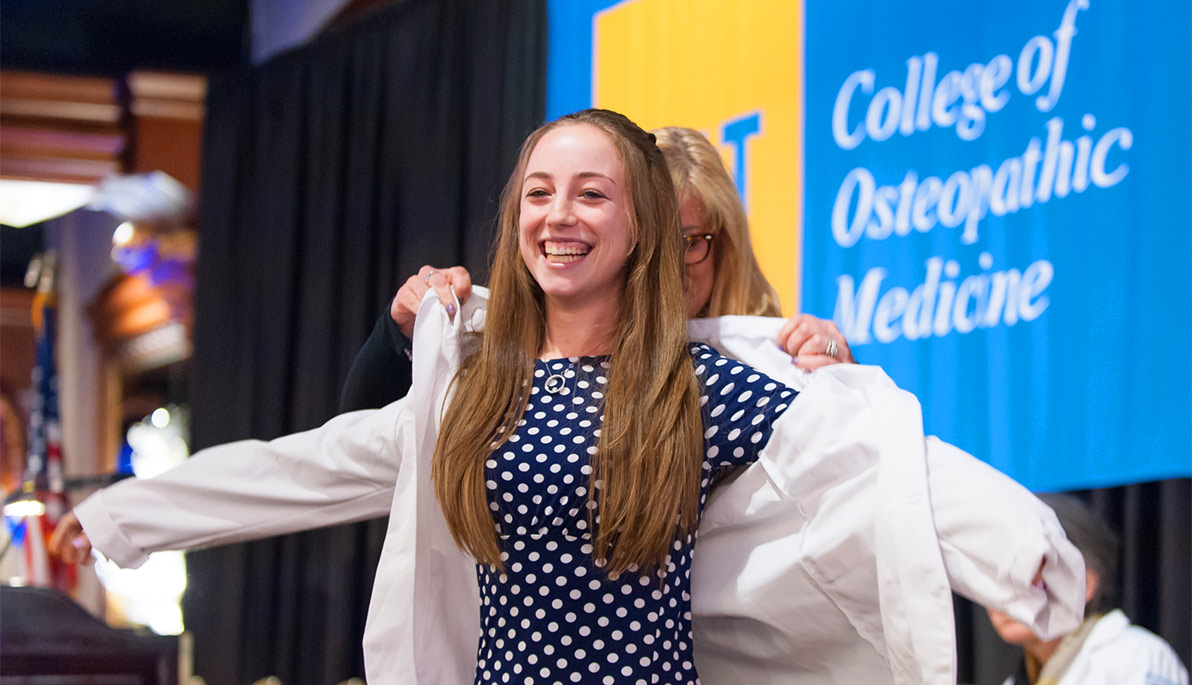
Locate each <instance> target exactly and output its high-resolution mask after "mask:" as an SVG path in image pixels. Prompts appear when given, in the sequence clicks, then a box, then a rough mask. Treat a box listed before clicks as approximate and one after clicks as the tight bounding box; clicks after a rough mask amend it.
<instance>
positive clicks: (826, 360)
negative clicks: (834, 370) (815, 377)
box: [778, 314, 857, 371]
mask: <svg viewBox="0 0 1192 685" xmlns="http://www.w3.org/2000/svg"><path fill="white" fill-rule="evenodd" d="M778 346H779V347H781V348H782V349H784V350H786V352H787V354H789V355H791V357H793V359H791V363H793V364H794V365H795V366H798V367H799V368H800V369H805V370H807V371H814V370H815V369H818V368H822V367H824V366H831V365H832V364H839V363H841V362H847V363H850V364H855V363H857V362H856V360H855V359H853V353H852V351H851V350H849V348H848V341H846V340H845V339H844V335H842V334H841V333H840V329H838V328H836V324H835V323H833V322H831V321H826V320H824V319H820V318H816V317H814V316H811V315H810V314H795V315H794V316H792V317H791V318H790V320H788V321H787V322H786V323H784V324H782V329H781V330H779V331H778ZM829 353H831V354H829Z"/></svg>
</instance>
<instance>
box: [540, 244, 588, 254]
mask: <svg viewBox="0 0 1192 685" xmlns="http://www.w3.org/2000/svg"><path fill="white" fill-rule="evenodd" d="M590 251H591V248H588V247H586V246H579V245H568V246H556V245H547V246H546V253H547V254H548V255H586V254H588V252H590Z"/></svg>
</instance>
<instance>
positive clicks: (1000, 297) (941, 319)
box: [833, 252, 1055, 345]
mask: <svg viewBox="0 0 1192 685" xmlns="http://www.w3.org/2000/svg"><path fill="white" fill-rule="evenodd" d="M977 261H978V264H979V265H980V267H981V272H980V273H975V274H970V275H968V276H966V277H964V278H963V279H961V278H960V264H959V263H958V262H956V261H955V260H951V259H949V260H947V261H945V260H944V259H942V258H940V257H932V258H930V259H928V260H927V262H926V265H925V267H926V275H925V278H924V280H923V282H922V283H920V284H918V285H916V286H915V287H914V288H912V289H911V290H909V291H908V290H907V289H906V288H904V287H901V286H893V287H888V288H886V289H885V290H884V292H883V290H882V286H883V282H884V281H885V280H886V277H887V275H888V272H887V271H886V269H884V268H883V267H880V266H876V267H873V268H871V269H869V271H867V272H866V273H865V276H864V277H863V278H862V279H861V284H860V285H859V286H858V285H857V284H856V281H855V280H854V279H853V277H852V276H849V275H847V274H845V275H841V276H838V277H837V278H836V285H837V289H838V293H837V298H836V313H835V315H834V317H833V318H834V319H835V320H836V324H837V325H838V326H840V331H841V332H842V333H844V336H845V337H846V338H848V341H849V343H850V344H852V345H864V344H866V343H870V342H875V341H876V342H879V343H891V342H894V341H895V340H898V339H899V338H905V339H907V340H919V339H922V338H931V337H936V338H939V337H943V336H946V335H948V334H949V333H951V332H952V331H956V332H957V333H961V334H963V333H971V332H972V331H974V330H977V329H979V328H991V327H993V326H998V325H1003V324H1004V325H1006V326H1013V325H1015V324H1017V323H1018V322H1019V321H1034V320H1035V319H1037V318H1039V317H1040V316H1042V314H1043V312H1045V311H1046V310H1047V308H1048V306H1050V304H1051V300H1050V299H1049V298H1048V297H1047V294H1046V290H1047V287H1048V286H1049V285H1051V281H1052V278H1053V277H1054V276H1055V267H1054V266H1052V264H1051V262H1049V261H1047V260H1046V259H1040V260H1038V261H1035V262H1033V263H1031V264H1030V265H1028V266H1027V267H1026V268H1025V269H1023V270H1022V271H1019V270H1018V269H1006V270H1004V271H991V270H990V269H992V268H993V256H992V255H990V254H989V253H988V252H983V253H981V256H980V257H979V258H978V260H977Z"/></svg>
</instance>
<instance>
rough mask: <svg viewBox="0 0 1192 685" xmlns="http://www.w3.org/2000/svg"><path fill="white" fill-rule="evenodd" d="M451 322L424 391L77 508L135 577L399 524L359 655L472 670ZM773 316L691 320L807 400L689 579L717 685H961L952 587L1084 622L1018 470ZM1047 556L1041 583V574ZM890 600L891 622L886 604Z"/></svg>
mask: <svg viewBox="0 0 1192 685" xmlns="http://www.w3.org/2000/svg"><path fill="white" fill-rule="evenodd" d="M475 290H476V292H474V294H473V297H472V298H471V299H469V301H468V302H467V304H466V306H464V307H462V309H461V312H460V316H458V317H457V318H456V320H455V321H454V322H453V323H452V322H450V321H448V319H447V317H446V316H445V314H444V313H443V311H442V308H441V307H439V306H438V305H437V303H436V301H434V300H433V299H430V298H428V299H427V300H424V301H423V305H422V308H421V310H420V311H419V314H418V317H417V327H416V330H415V336H414V340H415V346H414V350H415V352H414V367H413V370H414V384H413V386H412V387H411V390H410V393H409V395H407V397H406V398H405V399H403V400H399V401H397V402H395V403H393V404H390V405H389V406H387V407H385V408H383V409H380V410H374V411H361V412H353V413H351V414H345V415H342V416H339V417H336V418H334V419H332V420H331V421H329V422H328V423H327V424H325V425H324V426H322V427H320V428H317V429H315V430H312V431H307V432H305V433H299V434H296V435H291V436H285V437H282V438H278V439H276V440H273V441H271V442H267V443H266V442H259V441H241V442H236V443H231V444H229V445H223V446H219V447H214V448H211V449H208V450H204V451H202V452H200V453H198V454H196V455H195V456H194V457H192V458H191V459H190V460H188V462H186V463H185V464H183V465H182V466H181V467H179V468H178V469H176V470H174V471H173V472H170V473H169V474H165V475H163V476H159V477H158V478H157V479H154V480H151V481H126V482H124V483H120V484H118V485H115V486H113V487H110V488H108V489H106V490H104V491H101V492H99V493H97V494H95V495H93V496H92V497H91V498H89V499H88V500H86V501H85V502H83V503H82V504H80V505H79V506H78V507H77V508H76V513H77V515H78V517H79V520H80V521H81V522H82V524H83V527H84V529H85V530H86V532H87V534H88V536H89V537H90V538H91V540H92V542H93V544H94V545H95V547H96V549H98V550H100V551H101V552H102V553H103V554H105V555H106V556H108V557H109V558H110V559H112V560H113V561H115V562H116V563H118V564H120V565H122V566H136V565H139V564H140V563H142V562H143V561H144V559H145V558H146V555H147V553H148V552H150V551H155V550H159V549H171V548H184V549H185V548H193V547H198V546H204V545H212V544H222V543H228V542H237V541H243V540H248V539H254V538H260V537H266V536H269V535H276V534H281V533H286V532H292V531H296V530H303V529H307V528H312V527H316V526H320V525H330V524H334V523H344V522H348V521H355V520H363V519H366V518H371V517H375V516H379V515H383V514H385V513H389V514H390V517H389V529H388V532H387V536H386V540H385V545H384V548H383V550H382V554H381V559H380V563H379V566H378V569H377V575H376V584H375V586H374V589H373V598H372V604H371V606H370V608H369V619H368V626H367V628H366V631H365V639H364V650H365V663H366V671H367V676H368V681H369V683H370V684H372V685H384V684H385V683H403V684H404V683H418V684H420V685H427V684H443V685H455V684H462V683H470V682H472V681H473V679H474V677H475V658H476V656H475V649H476V641H477V637H478V635H479V611H478V601H479V600H478V590H477V586H476V578H475V565H474V562H473V561H472V560H471V559H470V558H468V557H467V556H466V555H464V554H463V553H462V552H461V551H460V550H459V548H458V547H456V545H455V544H454V543H453V542H452V539H451V537H450V535H449V533H448V531H447V527H446V522H445V521H444V519H443V517H442V514H441V512H440V510H439V506H438V503H437V502H436V501H435V498H434V493H433V488H432V487H431V484H430V474H429V471H430V458H431V454H432V452H433V448H434V444H435V439H436V436H437V430H438V426H439V422H440V420H441V413H440V408H441V407H442V406H443V403H444V401H445V400H446V399H448V397H447V395H448V390H449V386H450V380H451V378H452V376H453V374H454V372H455V370H456V369H457V368H458V365H459V362H460V359H461V355H462V350H461V346H462V344H464V342H463V336H464V331H465V328H466V327H467V326H469V325H470V326H479V325H482V321H483V305H484V303H485V293H484V291H483V289H479V288H477V289H475ZM779 325H781V322H780V321H777V320H769V319H760V318H751V317H725V318H722V319H712V320H702V321H693V322H692V323H691V327H690V330H691V335H692V337H693V339H699V340H705V341H707V342H710V343H711V344H712V345H714V346H716V347H717V348H719V349H721V350H722V351H723V352H724V353H726V354H728V355H729V356H733V357H737V358H739V359H741V360H743V361H745V362H747V363H750V364H752V365H754V366H756V367H758V368H760V369H761V370H763V371H766V372H767V373H769V374H771V375H773V376H774V377H775V378H777V379H779V380H783V381H786V382H788V383H790V384H792V385H793V386H794V387H796V388H797V389H800V390H801V394H800V396H799V397H798V398H797V399H796V400H795V402H794V403H792V405H791V408H790V409H789V410H788V411H787V412H786V413H785V414H784V415H783V416H782V417H781V418H780V419H778V420H777V421H776V422H775V424H774V431H773V434H772V437H771V439H770V442H769V443H768V445H767V446H766V448H765V449H764V450H763V451H762V452H761V455H760V459H759V461H758V462H757V463H756V464H754V465H753V466H751V467H750V468H748V469H745V470H744V471H743V472H742V473H741V474H740V475H739V477H737V478H736V479H735V480H733V482H731V483H728V484H726V485H724V486H722V487H720V488H719V489H718V490H717V491H716V492H715V493H714V494H713V496H712V497H711V498H710V499H709V502H708V505H707V507H706V509H705V512H704V515H703V519H702V522H701V524H700V529H699V542H698V544H697V547H696V554H695V558H694V562H693V572H692V586H693V588H692V595H693V599H692V613H693V615H694V620H693V626H694V628H693V629H694V631H695V653H696V661H697V666H698V668H699V671H700V675H701V679H702V680H703V682H704V683H707V684H709V685H716V684H717V683H737V682H750V683H762V684H766V683H794V684H798V685H802V684H806V685H813V684H814V685H828V684H835V683H860V682H864V683H867V684H869V683H875V684H882V683H898V684H900V685H901V684H903V683H940V684H943V683H955V682H956V676H955V645H954V641H955V633H954V627H953V624H952V608H951V595H950V589H955V590H956V591H957V592H959V593H961V594H963V595H965V596H967V597H969V598H971V599H973V600H974V601H977V602H979V603H981V604H984V605H988V606H993V607H995V608H999V609H1001V610H1003V611H1006V612H1007V613H1009V614H1010V615H1011V616H1013V617H1014V618H1016V619H1017V620H1020V621H1021V622H1023V623H1025V624H1027V625H1028V626H1030V627H1031V629H1032V630H1034V631H1035V632H1037V633H1038V634H1040V635H1060V634H1063V633H1064V632H1070V631H1072V630H1074V629H1075V628H1076V626H1077V625H1078V624H1079V621H1080V617H1081V613H1082V611H1083V599H1084V570H1083V562H1082V560H1081V559H1080V556H1079V553H1078V552H1076V550H1075V548H1074V547H1072V546H1071V545H1070V544H1069V543H1068V542H1067V540H1066V539H1065V537H1064V535H1063V532H1062V530H1061V529H1060V527H1059V525H1058V523H1057V522H1056V520H1055V517H1054V515H1053V514H1052V512H1051V511H1050V510H1049V509H1048V508H1047V507H1046V506H1044V505H1043V504H1042V503H1040V502H1039V501H1038V500H1037V499H1036V498H1034V497H1033V496H1032V495H1030V494H1029V493H1028V492H1026V491H1025V490H1024V489H1022V488H1021V487H1020V486H1018V485H1017V484H1015V483H1013V482H1012V481H1010V480H1009V479H1008V478H1006V477H1005V476H1002V475H1001V474H999V473H997V472H996V471H994V470H993V469H991V468H990V467H988V466H986V465H984V464H982V463H981V462H979V461H977V460H975V459H973V458H972V457H970V456H969V455H967V454H965V453H963V452H961V451H960V450H957V449H956V448H954V447H951V446H949V445H946V444H944V443H941V442H939V441H937V440H934V439H930V438H924V436H923V433H922V420H921V417H920V413H919V405H918V402H917V401H916V400H915V398H914V397H913V396H911V395H910V394H908V393H905V392H903V391H901V390H899V389H898V388H897V387H896V386H894V384H893V383H892V382H891V381H890V380H889V378H888V377H886V376H885V374H884V373H882V372H881V370H880V369H876V368H873V367H863V366H855V365H837V366H833V367H830V368H829V369H824V370H821V371H818V372H816V373H815V374H810V375H807V374H803V373H802V372H799V371H798V370H797V369H795V368H794V367H793V366H792V365H791V364H790V361H789V358H788V357H787V356H786V355H785V354H783V353H782V352H781V351H780V350H779V349H778V348H777V346H776V345H775V343H774V340H775V337H776V334H777V328H778V326H779ZM1040 564H1044V579H1045V581H1046V590H1043V589H1039V588H1036V587H1033V586H1032V584H1031V580H1032V578H1033V576H1034V575H1035V573H1036V571H1037V570H1038V568H1039V566H1040ZM879 608H880V610H879Z"/></svg>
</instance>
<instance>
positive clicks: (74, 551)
mask: <svg viewBox="0 0 1192 685" xmlns="http://www.w3.org/2000/svg"><path fill="white" fill-rule="evenodd" d="M50 554H53V555H54V556H56V557H58V558H59V559H61V560H62V561H65V562H66V563H68V564H87V563H90V562H91V538H88V537H87V534H86V533H84V532H83V526H82V524H80V523H79V519H78V518H76V517H75V515H74V512H73V511H71V512H67V513H66V515H65V516H63V517H62V518H60V519H58V525H57V526H56V527H55V528H54V534H53V535H51V536H50Z"/></svg>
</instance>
